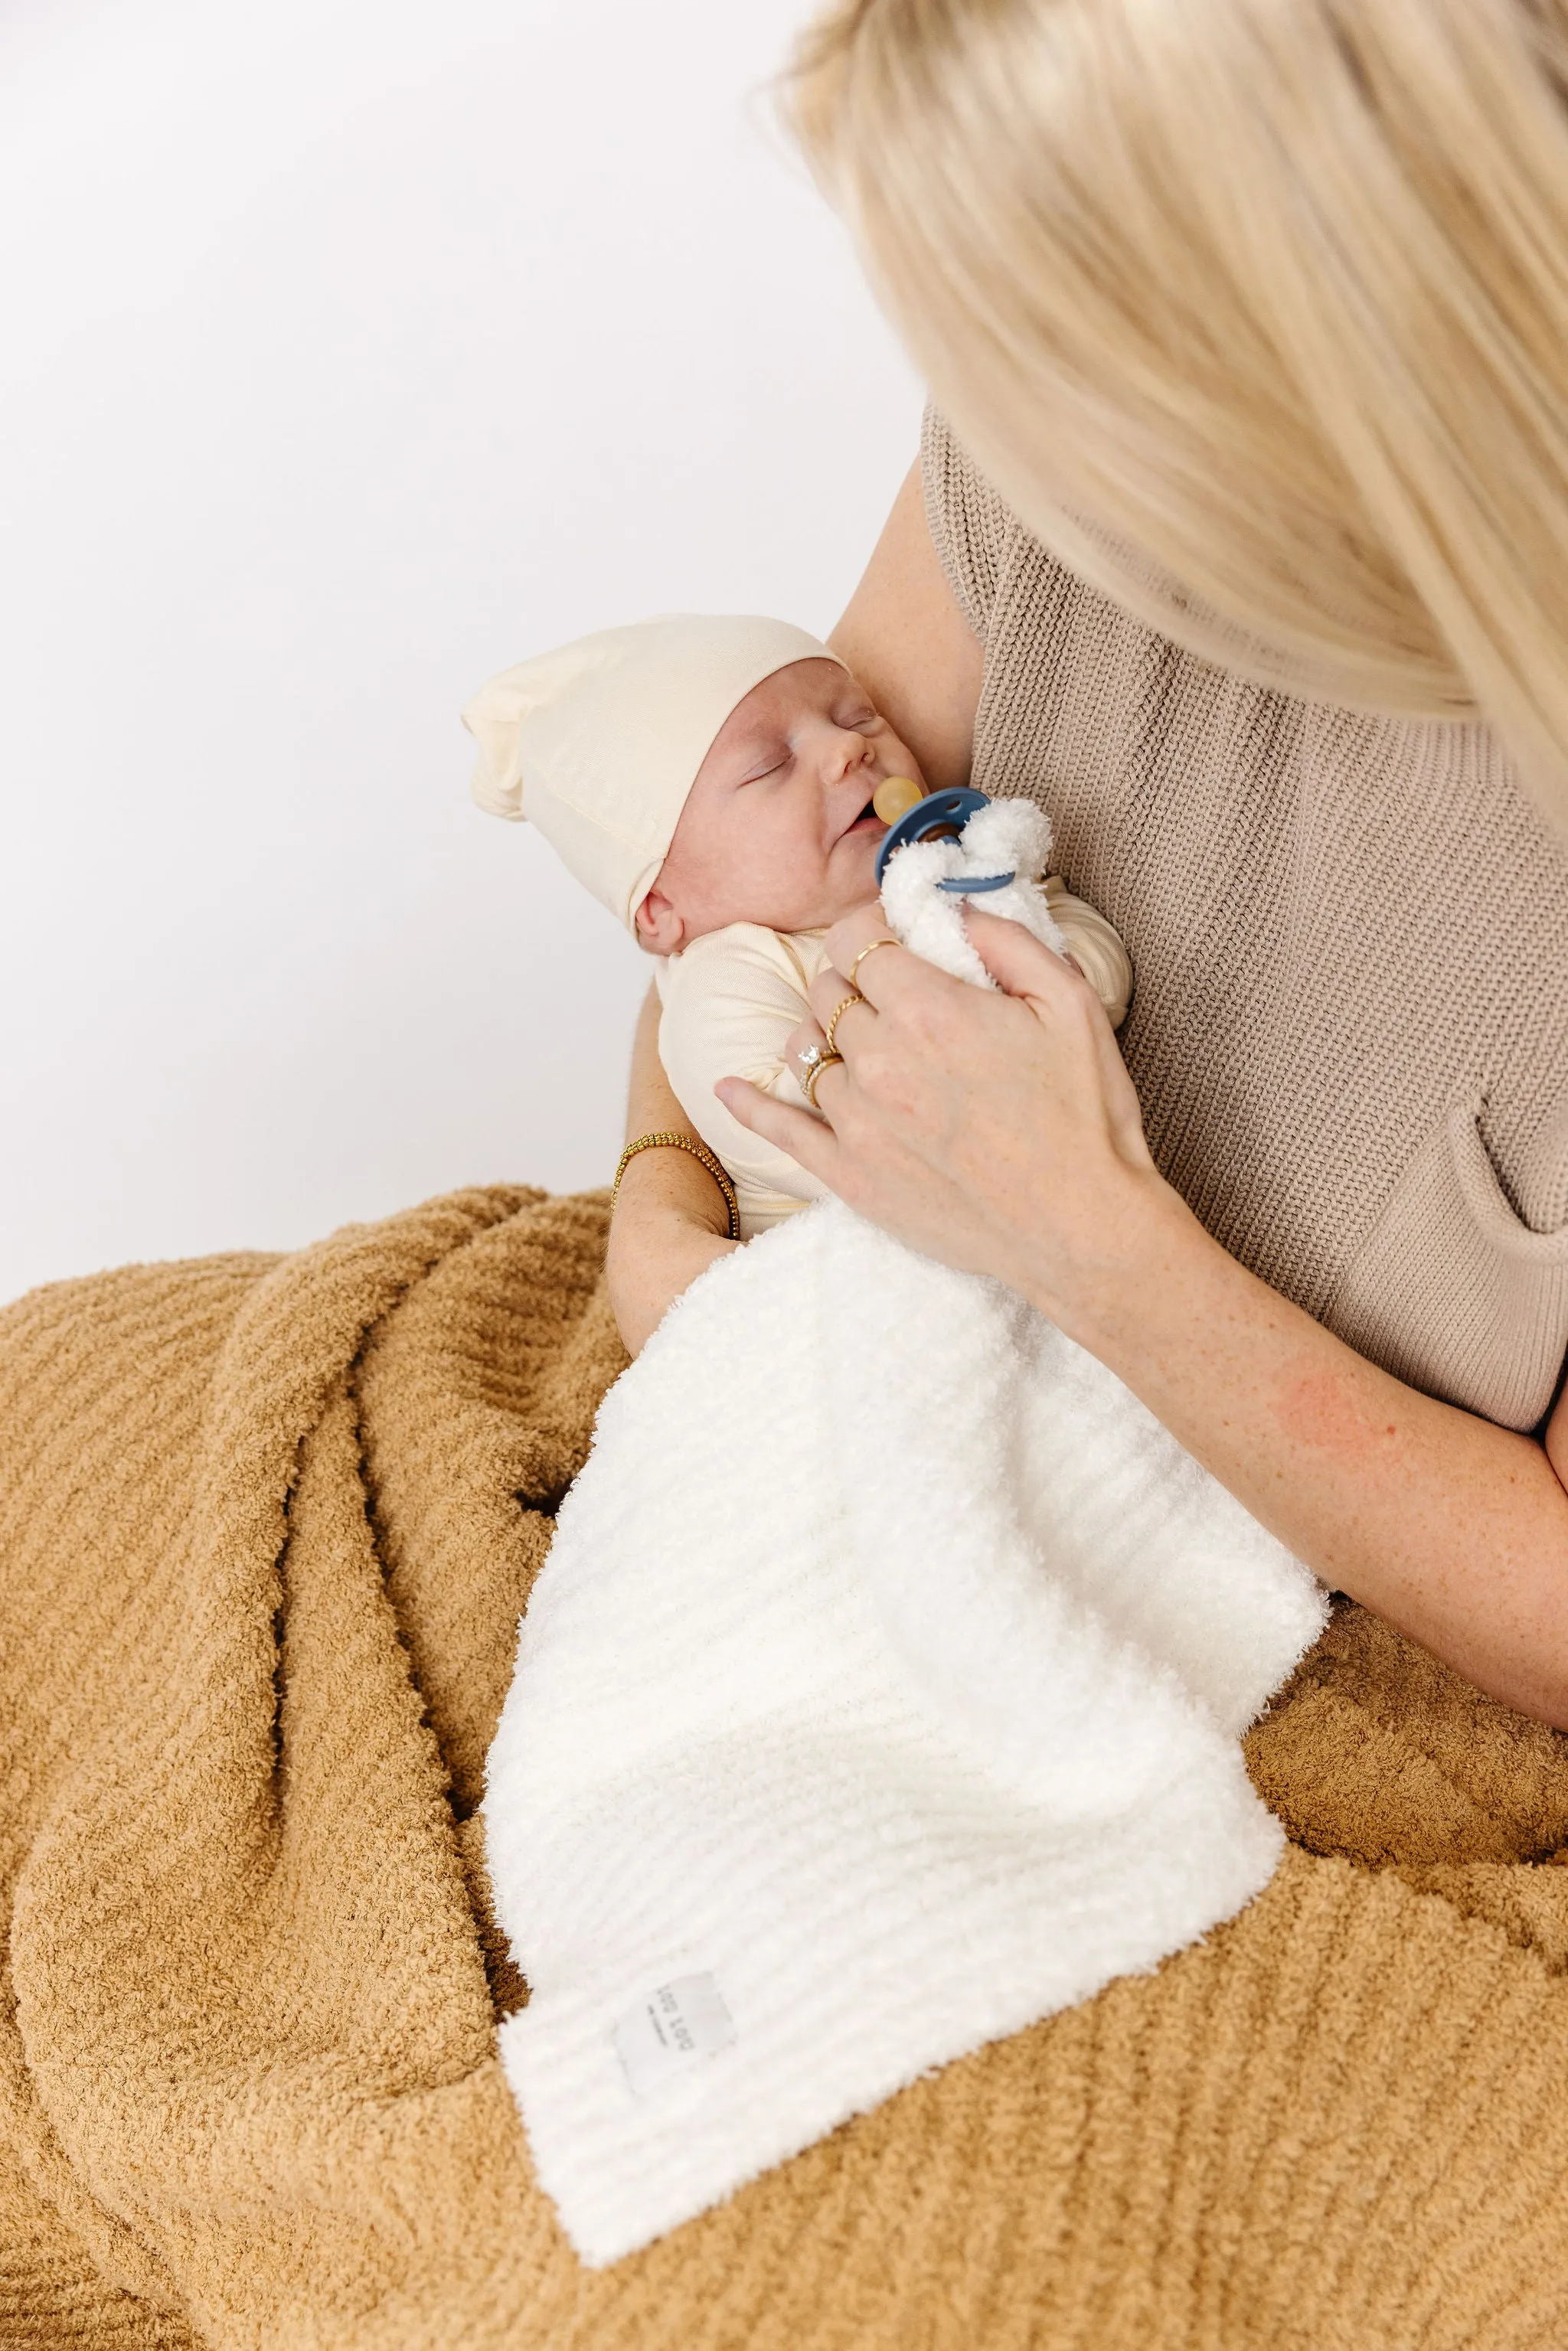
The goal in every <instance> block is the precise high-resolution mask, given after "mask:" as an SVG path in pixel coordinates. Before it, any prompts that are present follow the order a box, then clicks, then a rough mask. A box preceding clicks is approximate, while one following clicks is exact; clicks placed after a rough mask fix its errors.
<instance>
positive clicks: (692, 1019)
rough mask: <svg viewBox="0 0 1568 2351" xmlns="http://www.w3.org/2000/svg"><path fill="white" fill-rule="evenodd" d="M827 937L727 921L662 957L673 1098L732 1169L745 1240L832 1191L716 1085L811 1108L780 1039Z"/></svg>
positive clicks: (665, 1053)
mask: <svg viewBox="0 0 1568 2351" xmlns="http://www.w3.org/2000/svg"><path fill="white" fill-rule="evenodd" d="M825 937H826V933H825V932H823V931H770V930H768V928H767V927H766V926H765V925H763V924H761V923H729V924H727V925H726V926H725V928H724V929H723V930H721V931H708V932H706V934H705V935H704V936H703V937H701V938H697V939H694V940H693V941H692V943H691V945H690V946H687V947H683V948H682V949H681V951H680V953H679V954H678V955H673V956H661V957H660V959H659V964H658V968H657V972H656V974H655V977H656V981H657V985H658V990H659V1002H660V1005H661V1007H662V1008H663V1010H662V1017H661V1019H660V1021H659V1059H660V1061H662V1062H663V1063H664V1074H665V1076H666V1077H667V1078H668V1079H669V1081H670V1085H671V1087H672V1089H673V1091H674V1096H675V1099H676V1101H677V1102H679V1103H680V1105H681V1108H682V1109H683V1110H684V1111H685V1114H686V1116H687V1117H688V1118H689V1119H690V1120H691V1123H692V1124H693V1125H694V1126H695V1128H696V1131H697V1133H698V1134H700V1135H701V1136H702V1139H703V1141H704V1142H705V1143H706V1144H707V1146H708V1148H709V1149H710V1150H711V1151H713V1152H716V1154H717V1155H718V1157H719V1158H720V1159H722V1160H723V1162H724V1165H725V1166H726V1168H727V1171H728V1174H729V1178H730V1181H731V1182H732V1183H733V1185H734V1186H735V1198H736V1206H737V1208H738V1209H739V1212H740V1237H741V1238H742V1240H747V1241H748V1240H750V1239H751V1238H752V1236H753V1235H754V1234H756V1233H762V1232H766V1231H767V1230H768V1227H769V1226H770V1225H777V1224H780V1223H782V1221H783V1219H784V1218H785V1217H789V1216H793V1215H794V1213H795V1211H796V1209H798V1208H803V1207H805V1206H806V1204H807V1203H808V1201H810V1200H820V1199H821V1198H823V1197H824V1196H825V1195H826V1193H827V1189H828V1187H827V1186H826V1185H825V1184H823V1183H822V1182H821V1181H820V1179H819V1178H818V1177H817V1176H815V1175H810V1174H808V1172H807V1170H806V1169H805V1168H804V1167H802V1166H801V1165H800V1162H799V1161H798V1160H795V1159H791V1158H790V1156H789V1153H788V1152H786V1151H780V1150H779V1147H778V1145H777V1144H772V1143H765V1142H764V1141H763V1139H762V1137H761V1136H760V1135H759V1134H752V1133H751V1131H750V1129H749V1128H748V1127H745V1126H742V1124H741V1123H740V1121H739V1120H738V1119H737V1118H733V1117H731V1115H730V1113H729V1112H728V1111H727V1110H726V1108H725V1106H724V1104H723V1103H722V1102H720V1101H719V1099H718V1097H717V1096H716V1093H715V1092H714V1090H713V1089H714V1081H715V1080H716V1079H717V1078H749V1079H750V1081H751V1082H752V1084H753V1085H754V1086H759V1087H760V1088H761V1090H762V1092H764V1093H768V1094H771V1095H773V1097H774V1099H775V1100H776V1101H778V1102H789V1103H790V1104H791V1105H792V1106H793V1107H794V1108H795V1109H797V1110H803V1109H805V1108H806V1107H807V1103H806V1097H805V1095H804V1094H803V1093H802V1092H801V1091H800V1086H799V1084H798V1083H797V1082H796V1079H795V1076H794V1073H793V1071H791V1070H789V1068H788V1067H787V1065H786V1063H785V1060H784V1040H785V1039H786V1038H787V1037H788V1036H789V1032H790V1030H791V1029H796V1028H798V1027H799V1026H800V1022H801V1021H802V1020H804V1019H805V1018H806V1016H807V1014H808V1013H809V1012H810V1001H809V1000H808V998H807V993H806V991H807V989H808V988H809V987H810V985H811V982H812V981H813V980H814V979H815V978H816V977H817V974H818V973H819V972H820V971H821V968H822V967H823V965H824V964H825V963H826V962H827V959H828V958H827V953H826V950H825V948H824V946H823V944H822V942H823V940H824V938H825Z"/></svg>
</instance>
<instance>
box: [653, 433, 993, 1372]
mask: <svg viewBox="0 0 1568 2351" xmlns="http://www.w3.org/2000/svg"><path fill="white" fill-rule="evenodd" d="M831 644H832V646H833V650H834V651H835V653H839V654H840V655H841V658H842V659H843V660H844V661H846V662H848V664H849V665H850V667H851V668H852V670H853V671H854V673H855V674H856V676H857V677H858V678H859V679H860V681H861V684H862V685H863V686H864V687H865V689H866V692H867V693H868V694H869V695H871V697H872V700H873V702H874V703H875V704H876V705H877V707H878V709H879V710H881V711H882V712H883V715H884V716H886V717H887V719H888V721H889V722H890V724H891V725H892V726H894V728H895V729H896V731H897V733H898V734H899V736H900V737H902V739H903V740H904V742H905V743H907V744H908V746H909V747H910V749H911V750H912V751H913V752H914V754H915V758H917V759H918V760H919V762H920V767H921V770H922V772H923V774H924V775H925V777H926V778H927V780H928V781H929V782H930V784H931V787H932V789H933V790H936V789H938V788H939V787H941V786H945V785H947V784H961V783H964V782H965V781H966V780H967V777H968V773H969V742H970V737H971V736H972V735H973V733H974V726H975V709H976V705H977V702H978V700H979V693H980V674H981V671H982V669H983V667H984V662H985V656H984V654H983V653H982V651H981V648H980V645H979V643H978V642H977V639H976V638H975V637H974V636H973V635H972V634H971V633H970V631H969V627H968V623H967V622H966V620H965V619H964V616H963V614H962V613H961V612H960V611H959V610H958V607H957V605H956V602H955V601H954V600H953V593H952V590H951V589H950V588H949V587H948V585H947V580H946V575H945V573H944V572H943V569H942V566H941V563H940V561H939V560H938V559H937V554H936V549H935V548H934V547H933V546H932V544H931V534H930V532H929V531H928V529H927V528H926V525H925V500H924V496H923V494H922V490H921V485H920V466H919V464H918V462H917V463H916V464H915V465H912V466H911V468H910V470H909V473H908V474H907V475H906V476H905V478H904V485H903V486H902V488H901V489H900V491H899V493H898V496H897V497H896V498H895V499H894V504H893V511H892V512H891V514H890V515H889V516H888V518H887V522H886V525H885V527H884V528H883V534H882V537H881V538H879V539H878V541H877V543H876V547H875V549H873V554H872V559H871V561H870V563H869V564H868V565H867V566H866V570H865V576H864V578H863V579H862V581H861V583H860V586H859V587H858V588H857V589H856V590H855V592H854V594H853V596H852V598H851V599H850V602H849V607H848V609H847V611H845V613H844V616H843V619H842V620H841V622H840V623H839V625H838V627H837V628H836V629H835V630H834V632H833V634H832V637H831ZM658 1040H659V1020H658V1008H657V1006H656V1004H654V1003H653V999H652V998H650V1001H649V1003H648V1004H647V1005H645V1006H644V1007H643V1017H642V1019H640V1021H639V1022H638V1024H637V1035H636V1040H635V1042H634V1044H633V1047H632V1087H631V1099H630V1102H629V1104H628V1107H627V1116H626V1139H627V1141H628V1142H631V1141H632V1138H633V1137H634V1136H636V1135H639V1134H647V1133H648V1132H649V1130H650V1129H651V1128H654V1127H661V1126H673V1127H679V1128H681V1129H682V1130H683V1131H684V1132H685V1133H686V1134H690V1133H691V1132H692V1129H691V1125H690V1123H689V1121H688V1120H687V1118H686V1116H685V1113H684V1112H683V1111H682V1109H681V1107H680V1105H679V1103H678V1102H676V1101H675V1098H674V1094H673V1093H672V1092H670V1089H669V1086H668V1083H667V1082H666V1081H665V1078H664V1071H663V1070H662V1069H661V1068H660V1066H659V1041H658ZM716 1202H717V1208H716V1207H715V1204H716ZM716 1219H717V1220H716ZM726 1230H727V1226H726V1223H725V1220H724V1213H723V1203H722V1202H718V1198H717V1193H716V1190H715V1187H714V1185H713V1183H712V1181H711V1180H710V1178H709V1177H708V1176H706V1175H704V1174H703V1172H702V1169H701V1168H700V1166H698V1165H697V1163H696V1161H695V1160H694V1159H692V1158H691V1157H689V1155H687V1154H686V1153H685V1152H676V1151H645V1152H643V1153H642V1154H641V1155H640V1156H639V1157H637V1158H636V1159H634V1160H632V1163H631V1165H630V1166H629V1167H628V1168H627V1170H626V1174H625V1177H624V1179H623V1180H622V1186H621V1194H620V1200H619V1204H618V1206H617V1207H616V1212H615V1223H614V1226H613V1228H612V1232H611V1239H610V1259H609V1272H610V1296H611V1301H612V1305H613V1307H614V1311H615V1320H616V1322H618V1323H619V1325H620V1328H621V1336H622V1339H623V1340H624V1341H625V1343H626V1346H627V1348H628V1349H629V1351H630V1352H631V1353H632V1354H636V1353H637V1352H638V1351H639V1349H640V1348H641V1347H642V1345H643V1341H644V1340H645V1339H646V1338H647V1337H648V1336H649V1334H650V1332H652V1331H653V1329H654V1328H655V1327H656V1325H657V1324H658V1322H660V1321H661V1319H662V1318H663V1316H664V1312H665V1311H666V1309H667V1308H668V1307H669V1306H670V1305H671V1304H672V1303H673V1302H674V1300H675V1299H676V1298H678V1297H679V1296H680V1294H681V1292H682V1290H685V1289H686V1288H687V1286H688V1285H689V1284H690V1283H691V1282H693V1281H695V1280H696V1277H697V1275H698V1274H699V1273H701V1272H702V1270H703V1269H704V1267H705V1266H706V1265H709V1264H711V1263H712V1261H713V1259H714V1258H715V1257H716V1256H718V1255H719V1254H721V1252H722V1249H724V1248H726V1247H727V1246H728V1244H727V1243H726V1242H725V1241H724V1240H723V1239H722V1236H723V1234H724V1233H725V1232H726Z"/></svg>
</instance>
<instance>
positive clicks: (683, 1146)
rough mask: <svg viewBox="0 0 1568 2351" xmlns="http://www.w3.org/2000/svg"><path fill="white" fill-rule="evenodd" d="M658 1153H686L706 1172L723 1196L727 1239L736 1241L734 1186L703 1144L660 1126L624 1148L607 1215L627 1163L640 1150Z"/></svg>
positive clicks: (737, 1224) (612, 1209) (737, 1217)
mask: <svg viewBox="0 0 1568 2351" xmlns="http://www.w3.org/2000/svg"><path fill="white" fill-rule="evenodd" d="M661 1150H667V1151H689V1152H690V1153H691V1155H692V1157H693V1158H694V1159H695V1160H697V1161H699V1162H700V1164H701V1165H703V1166H704V1167H706V1169H707V1172H708V1174H709V1175H711V1176H712V1177H713V1180H714V1182H715V1183H716V1185H717V1186H718V1188H719V1190H720V1191H721V1192H722V1193H723V1194H724V1205H725V1207H727V1209H728V1210H729V1238H730V1239H731V1240H732V1241H737V1240H738V1239H739V1238H740V1204H739V1202H738V1201H737V1198H736V1196H735V1186H734V1185H733V1184H732V1183H731V1182H730V1180H729V1177H728V1176H727V1175H726V1173H725V1171H724V1168H723V1166H722V1165H721V1164H720V1162H719V1161H718V1160H717V1159H716V1158H715V1157H714V1155H713V1153H712V1152H711V1151H710V1150H709V1149H708V1147H707V1144H706V1143H703V1142H700V1141H699V1140H698V1138H697V1137H696V1136H695V1134H675V1133H674V1130H673V1129H672V1128H669V1127H662V1128H661V1129H660V1131H659V1133H658V1134H640V1135H639V1136H638V1137H637V1140H636V1142H635V1143H629V1144H627V1145H626V1148H625V1150H624V1151H623V1152H622V1154H621V1158H620V1162H619V1164H618V1165H617V1167H616V1170H615V1181H614V1183H613V1184H612V1186H611V1190H610V1213H611V1215H612V1216H613V1215H614V1214H615V1195H616V1193H617V1192H619V1191H620V1189H621V1178H622V1175H625V1173H626V1164H627V1162H628V1160H632V1159H635V1158H636V1156H637V1154H638V1153H639V1152H640V1151H661Z"/></svg>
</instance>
